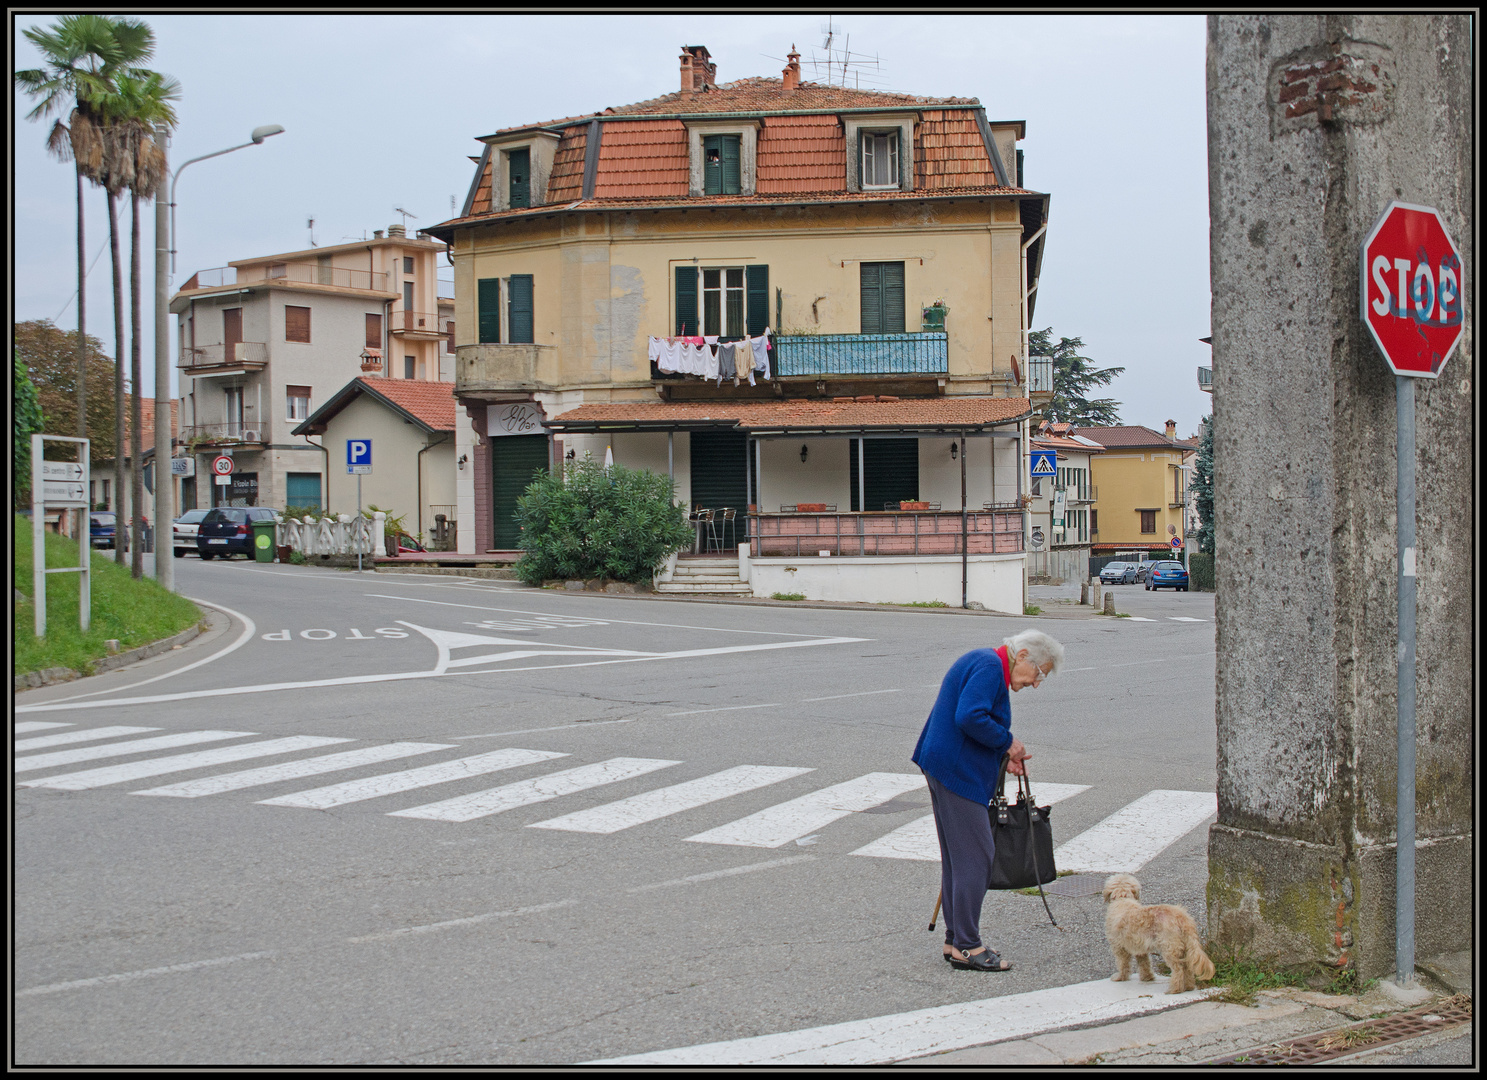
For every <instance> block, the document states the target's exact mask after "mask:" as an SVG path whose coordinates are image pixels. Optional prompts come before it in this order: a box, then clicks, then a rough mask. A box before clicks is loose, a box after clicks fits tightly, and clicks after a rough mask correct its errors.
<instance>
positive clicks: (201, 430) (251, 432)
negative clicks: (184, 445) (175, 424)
mask: <svg viewBox="0 0 1487 1080" xmlns="http://www.w3.org/2000/svg"><path fill="white" fill-rule="evenodd" d="M181 438H182V439H184V440H185V441H187V442H190V441H192V440H196V441H198V442H252V443H260V442H268V441H269V426H268V425H267V424H255V423H254V422H253V421H252V420H231V421H227V422H224V423H217V424H187V425H185V426H184V427H182V428H181Z"/></svg>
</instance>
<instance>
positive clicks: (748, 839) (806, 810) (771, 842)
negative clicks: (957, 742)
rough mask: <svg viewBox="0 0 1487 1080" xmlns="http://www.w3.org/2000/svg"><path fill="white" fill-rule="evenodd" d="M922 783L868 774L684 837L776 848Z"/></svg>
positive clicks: (913, 777) (911, 776) (908, 776)
mask: <svg viewBox="0 0 1487 1080" xmlns="http://www.w3.org/2000/svg"><path fill="white" fill-rule="evenodd" d="M923 786H924V776H923V775H922V774H920V773H883V772H874V773H868V774H867V775H865V776H859V777H857V778H856V779H855V780H848V781H846V782H845V783H841V784H832V785H831V786H830V787H824V788H821V789H820V790H818V791H813V792H811V793H810V794H809V795H802V796H801V797H800V798H798V799H791V800H790V801H789V802H783V803H780V804H778V805H777V806H771V807H770V808H769V809H767V810H761V811H759V812H758V813H757V814H750V815H749V816H748V817H744V818H739V819H738V820H737V821H730V822H729V823H728V824H727V825H720V826H718V827H717V828H716V829H709V830H707V832H702V833H698V834H697V835H696V836H689V837H687V839H688V840H691V841H694V842H695V843H698V844H736V845H738V846H739V847H766V848H775V847H779V846H780V845H781V844H788V843H789V842H790V841H791V840H798V839H799V838H800V837H802V836H807V835H809V834H810V833H813V832H815V831H816V830H817V829H820V828H822V827H823V826H826V825H830V824H831V823H832V822H833V821H836V820H837V819H838V818H844V817H846V816H847V815H848V814H851V813H856V812H859V811H862V810H868V809H870V808H872V807H874V806H877V805H878V804H880V803H885V802H887V801H888V800H889V799H891V798H893V797H894V796H896V795H902V794H903V793H904V792H906V791H913V790H914V789H915V788H922V787H923Z"/></svg>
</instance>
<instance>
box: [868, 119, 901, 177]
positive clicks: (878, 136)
mask: <svg viewBox="0 0 1487 1080" xmlns="http://www.w3.org/2000/svg"><path fill="white" fill-rule="evenodd" d="M861 176H862V187H863V189H864V190H867V189H870V188H878V189H883V188H897V187H898V132H897V131H864V132H863V133H862V173H861Z"/></svg>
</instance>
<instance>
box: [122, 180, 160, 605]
mask: <svg viewBox="0 0 1487 1080" xmlns="http://www.w3.org/2000/svg"><path fill="white" fill-rule="evenodd" d="M129 209H130V211H131V213H132V215H133V219H132V221H131V222H130V226H129V385H130V386H132V387H133V388H134V394H133V398H132V400H131V401H130V403H129V461H130V464H131V468H130V470H129V500H130V503H131V504H132V505H133V507H134V513H133V514H132V515H131V521H130V523H129V543H130V548H129V556H130V564H129V565H130V573H131V574H132V575H133V576H134V577H135V578H136V579H139V578H142V577H144V576H145V543H144V541H145V534H144V505H145V461H144V457H143V455H142V453H141V451H142V449H143V447H142V446H141V445H140V439H141V436H142V428H143V427H144V416H143V410H144V393H143V387H144V384H143V383H142V382H141V381H140V370H139V368H140V348H139V345H140V342H139V314H140V311H139V196H138V195H137V194H136V193H135V192H133V191H131V192H130V193H129ZM157 419H158V418H157Z"/></svg>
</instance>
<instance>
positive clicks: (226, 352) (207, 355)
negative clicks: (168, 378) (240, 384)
mask: <svg viewBox="0 0 1487 1080" xmlns="http://www.w3.org/2000/svg"><path fill="white" fill-rule="evenodd" d="M267 363H268V345H266V344H265V343H264V342H262V341H238V342H232V343H229V344H218V345H197V346H194V347H192V348H187V349H182V350H181V357H180V359H179V360H178V361H176V367H178V368H180V369H181V371H182V372H184V373H186V374H188V375H197V376H201V375H215V374H226V373H227V372H229V371H232V372H237V371H262V370H263V368H264V366H265V365H266V364H267Z"/></svg>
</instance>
